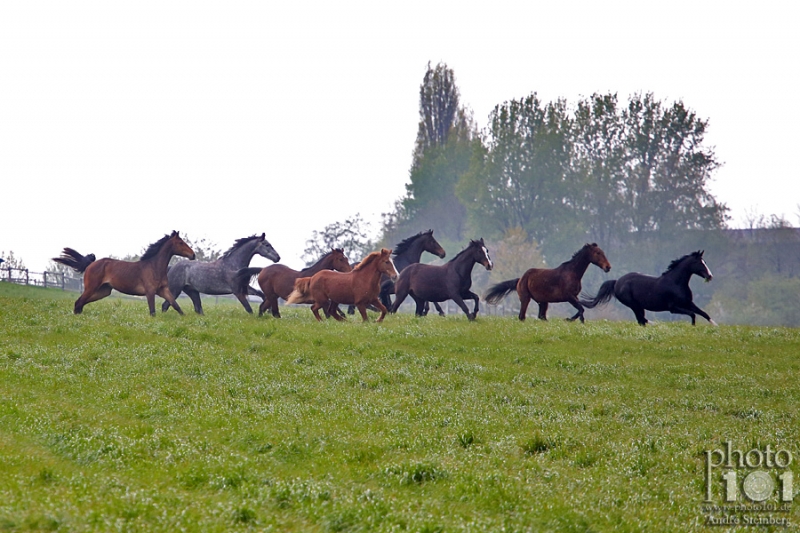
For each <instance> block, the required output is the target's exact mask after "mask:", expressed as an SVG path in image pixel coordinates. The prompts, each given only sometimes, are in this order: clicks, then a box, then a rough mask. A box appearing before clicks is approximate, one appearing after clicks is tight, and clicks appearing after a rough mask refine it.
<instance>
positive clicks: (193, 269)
mask: <svg viewBox="0 0 800 533" xmlns="http://www.w3.org/2000/svg"><path fill="white" fill-rule="evenodd" d="M256 254H258V255H260V256H262V257H266V258H267V259H269V260H270V261H272V262H274V263H277V262H278V261H280V260H281V256H280V255H278V252H276V251H275V249H274V248H273V247H272V245H271V244H270V243H269V241H268V240H267V239H266V238H265V234H263V233H262V234H261V236H258V235H252V236H250V237H244V238H242V239H237V240H236V242H234V243H233V246H231V247H230V248H229V249H228V251H227V252H225V253H224V254H222V257H220V258H219V259H217V260H216V261H208V262H206V261H195V262H193V263H192V262H189V261H181V262H179V263H177V264H175V265H173V266H171V267H170V268H169V270H168V272H167V278H168V279H169V290H170V292H171V293H172V295H173V296H174V297H175V298H177V297H178V296H179V295H180V293H181V291H183V292H185V293H186V294H188V295H189V298H191V299H192V303H193V304H194V311H195V313H198V314H200V315H202V314H203V304H202V302H201V301H200V293H201V292H202V293H203V294H215V295H218V294H231V293H233V295H235V296H236V298H237V299H238V300H239V301H240V302H241V304H242V306H243V307H244V308H245V310H246V311H247V312H248V313H252V312H253V310H252V309H251V308H250V302H248V301H247V295H248V294H252V295H254V296H263V295H262V294H261V293H260V292H258V291H257V290H255V289H253V288H252V287H250V285H247V286H246V288H244V289H243V290H241V289H238V288H237V287H236V286H235V285H234V284H233V278H234V276H235V275H236V272H237V271H238V270H239V269H241V268H243V267H246V266H247V265H249V264H250V260H251V259H252V258H253V256H254V255H256ZM237 289H238V290H237ZM169 306H170V303H169V302H166V301H165V302H164V303H163V304H162V305H161V310H162V311H166V310H167V309H169Z"/></svg>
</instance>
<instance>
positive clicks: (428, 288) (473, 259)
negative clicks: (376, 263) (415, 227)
mask: <svg viewBox="0 0 800 533" xmlns="http://www.w3.org/2000/svg"><path fill="white" fill-rule="evenodd" d="M478 263H480V264H482V265H483V267H484V268H485V269H486V270H491V269H492V268H493V267H494V263H492V260H491V258H489V250H487V249H486V245H485V244H484V242H483V239H480V240H477V241H470V243H469V245H468V246H467V247H466V248H464V249H463V250H461V251H460V252H459V253H458V255H456V256H455V257H454V258H452V259H451V260H450V261H448V262H447V263H445V264H443V265H424V264H422V263H414V264H413V265H409V266H408V267H406V269H405V270H403V273H402V274H401V275H400V277H399V278H398V280H397V282H396V283H395V291H396V293H397V298H396V299H395V301H394V305H393V306H392V313H396V312H397V310H398V309H399V308H400V304H402V303H403V300H405V299H406V296H408V295H411V297H412V298H413V299H414V302H415V303H416V304H417V310H416V315H417V316H424V315H425V304H426V302H444V301H445V300H453V301H454V302H455V303H456V305H458V307H460V308H461V310H462V311H464V314H465V315H467V318H468V319H469V320H475V317H476V316H477V315H478V310H479V301H480V298H479V297H478V295H477V294H475V293H474V292H472V291H471V290H470V288H471V287H472V267H474V266H475V265H476V264H478ZM465 298H466V299H469V300H473V301H474V302H475V308H474V309H473V310H472V312H470V311H469V308H468V307H467V304H465V303H464V299H465Z"/></svg>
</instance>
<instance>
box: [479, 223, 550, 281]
mask: <svg viewBox="0 0 800 533" xmlns="http://www.w3.org/2000/svg"><path fill="white" fill-rule="evenodd" d="M492 255H493V259H494V264H495V268H494V270H493V271H492V278H494V279H496V280H507V279H513V278H518V277H520V276H521V275H522V274H524V273H525V271H526V270H528V269H530V268H546V265H545V261H544V257H542V254H541V251H540V250H539V246H538V245H537V244H536V243H535V242H531V241H530V239H529V238H528V234H527V233H526V232H525V230H524V229H522V228H519V227H517V228H511V229H509V230H507V231H506V234H505V235H504V236H503V238H502V239H501V240H499V241H497V243H496V244H494V245H493V246H492Z"/></svg>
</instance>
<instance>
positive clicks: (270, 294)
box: [231, 248, 353, 318]
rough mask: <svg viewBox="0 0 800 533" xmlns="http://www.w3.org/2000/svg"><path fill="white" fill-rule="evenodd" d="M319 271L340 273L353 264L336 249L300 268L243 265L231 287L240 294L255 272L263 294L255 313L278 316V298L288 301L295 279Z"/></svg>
mask: <svg viewBox="0 0 800 533" xmlns="http://www.w3.org/2000/svg"><path fill="white" fill-rule="evenodd" d="M321 270H337V271H339V272H350V271H351V270H353V267H351V266H350V262H349V261H348V260H347V257H346V256H345V255H344V250H343V249H342V248H335V249H333V250H331V251H330V252H328V253H327V254H325V255H323V256H322V257H321V258H320V260H319V261H317V262H316V263H314V264H313V265H311V266H310V267H308V268H305V269H303V270H301V271H299V272H298V271H297V270H293V269H291V268H289V267H287V266H286V265H270V266H268V267H264V268H242V269H240V270H239V271H238V272H237V273H236V275H235V276H234V278H233V283H232V284H231V285H232V286H233V287H235V288H238V291H239V292H240V293H245V291H246V290H247V287H248V286H249V285H250V279H251V278H252V277H253V276H255V275H256V274H257V275H258V285H259V286H260V287H261V291H262V292H263V293H264V301H263V302H261V305H260V306H259V307H258V316H261V315H263V314H264V312H266V310H267V309H270V310H271V311H272V316H274V317H275V318H280V317H281V313H280V311H279V310H278V298H283V299H284V300H287V299H288V298H289V295H290V294H291V293H292V291H293V290H294V282H295V281H296V280H297V278H305V277H311V276H313V275H314V274H316V273H317V272H319V271H321Z"/></svg>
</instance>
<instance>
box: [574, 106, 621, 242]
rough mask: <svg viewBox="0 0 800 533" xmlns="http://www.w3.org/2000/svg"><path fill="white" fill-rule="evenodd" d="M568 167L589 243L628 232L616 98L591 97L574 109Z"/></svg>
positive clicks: (619, 119) (610, 238)
mask: <svg viewBox="0 0 800 533" xmlns="http://www.w3.org/2000/svg"><path fill="white" fill-rule="evenodd" d="M572 149H573V152H572V156H571V160H572V163H571V166H572V172H573V173H574V179H575V184H576V187H575V189H574V194H575V197H574V204H575V206H576V209H577V210H578V211H579V216H580V217H581V219H582V220H583V222H584V224H585V226H586V227H587V228H588V235H587V237H588V240H590V241H592V242H599V243H609V242H611V241H612V240H613V239H615V238H616V237H617V236H619V234H620V233H624V232H627V231H628V230H629V229H630V222H629V221H627V218H628V217H627V213H626V212H625V207H626V206H625V198H624V194H623V193H624V189H625V177H626V175H625V157H626V154H625V128H624V124H623V123H622V117H621V116H620V114H619V110H618V101H617V95H615V94H614V95H611V94H609V95H598V94H594V95H592V96H591V97H590V98H588V99H585V100H581V101H579V102H578V105H577V107H576V109H575V120H574V122H573V129H572Z"/></svg>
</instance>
